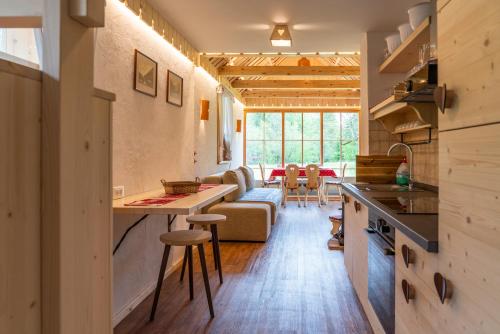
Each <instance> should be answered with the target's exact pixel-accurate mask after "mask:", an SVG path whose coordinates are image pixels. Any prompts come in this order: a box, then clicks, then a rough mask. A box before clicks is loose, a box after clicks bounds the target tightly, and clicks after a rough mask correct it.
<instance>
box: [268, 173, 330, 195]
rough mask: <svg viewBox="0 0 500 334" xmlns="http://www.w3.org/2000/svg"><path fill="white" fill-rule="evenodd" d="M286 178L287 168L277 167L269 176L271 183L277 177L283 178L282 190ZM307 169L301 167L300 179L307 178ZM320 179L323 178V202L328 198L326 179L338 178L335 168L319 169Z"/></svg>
mask: <svg viewBox="0 0 500 334" xmlns="http://www.w3.org/2000/svg"><path fill="white" fill-rule="evenodd" d="M285 176H286V168H284V167H276V168H273V170H272V171H271V175H270V176H269V181H273V180H275V179H276V178H277V177H281V189H284V182H285ZM306 177H307V176H306V168H305V167H299V178H306ZM319 177H320V178H321V187H322V189H323V191H322V194H321V196H322V197H323V200H324V198H325V196H326V194H325V191H326V187H325V178H326V177H337V174H335V171H334V170H333V168H328V167H319Z"/></svg>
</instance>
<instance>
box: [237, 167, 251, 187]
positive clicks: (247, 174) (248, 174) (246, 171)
mask: <svg viewBox="0 0 500 334" xmlns="http://www.w3.org/2000/svg"><path fill="white" fill-rule="evenodd" d="M238 169H239V170H241V171H242V172H243V175H245V184H246V186H247V191H249V190H252V189H253V188H254V186H255V176H254V175H253V169H252V168H250V167H248V166H241V167H240V168H238Z"/></svg>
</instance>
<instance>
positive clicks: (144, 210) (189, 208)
mask: <svg viewBox="0 0 500 334" xmlns="http://www.w3.org/2000/svg"><path fill="white" fill-rule="evenodd" d="M237 188H238V186H237V185H236V184H220V185H216V186H214V187H212V188H210V189H205V190H203V191H200V192H198V193H195V194H190V195H188V196H186V197H183V198H179V199H176V200H174V201H172V202H169V203H167V204H162V205H158V204H151V205H130V203H132V202H135V201H141V200H144V199H149V198H160V197H161V196H162V195H165V192H164V190H163V189H158V190H153V191H148V192H145V193H140V194H135V195H131V196H126V197H123V198H119V199H116V200H113V213H114V214H131V215H142V216H141V218H140V219H139V220H137V221H136V222H135V223H134V224H132V225H131V226H130V227H129V228H128V229H127V230H126V231H125V233H124V234H123V236H122V237H121V238H120V241H118V243H117V244H116V246H115V248H114V249H113V255H114V254H115V253H116V251H117V250H118V248H120V245H121V244H122V242H123V240H125V237H126V236H127V234H128V233H129V232H130V231H131V230H132V229H133V228H134V227H136V226H137V225H138V224H139V223H141V222H142V221H144V219H146V218H147V217H148V216H149V215H165V216H167V223H168V225H167V227H168V231H169V232H170V230H171V226H172V224H173V222H174V221H175V218H177V215H185V216H189V215H191V214H194V213H195V212H197V211H198V210H200V209H202V208H203V207H205V206H207V205H209V204H211V203H213V202H215V201H216V200H218V199H220V198H222V197H224V195H227V194H229V193H230V192H232V191H234V190H236V189H237Z"/></svg>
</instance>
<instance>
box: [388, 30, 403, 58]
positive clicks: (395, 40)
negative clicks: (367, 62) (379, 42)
mask: <svg viewBox="0 0 500 334" xmlns="http://www.w3.org/2000/svg"><path fill="white" fill-rule="evenodd" d="M385 42H386V43H387V50H389V53H393V52H394V50H396V49H397V48H398V46H400V45H401V36H399V33H394V34H392V35H389V36H387V37H386V38H385Z"/></svg>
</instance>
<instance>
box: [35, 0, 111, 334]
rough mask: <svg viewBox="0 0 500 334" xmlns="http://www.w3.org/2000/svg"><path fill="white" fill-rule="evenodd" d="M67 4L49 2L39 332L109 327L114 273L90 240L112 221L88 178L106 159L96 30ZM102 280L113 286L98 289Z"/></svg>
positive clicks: (46, 10)
mask: <svg viewBox="0 0 500 334" xmlns="http://www.w3.org/2000/svg"><path fill="white" fill-rule="evenodd" d="M69 5H70V0H45V3H44V7H45V8H44V13H45V16H44V18H43V29H44V33H43V46H44V47H43V52H44V54H43V66H42V68H43V71H44V73H43V88H42V96H43V98H42V100H43V107H42V332H43V333H46V334H48V333H50V334H58V333H72V334H78V333H111V332H112V328H111V327H112V326H111V311H110V308H111V291H107V290H110V289H111V284H108V283H110V280H111V273H110V272H108V271H106V270H102V267H99V266H98V264H99V263H101V262H100V261H104V262H106V261H108V260H107V258H106V257H107V256H110V252H111V250H109V254H107V253H108V252H107V250H104V251H102V247H101V246H102V245H100V244H97V242H96V240H95V239H94V238H93V236H94V234H93V233H94V232H95V231H94V230H93V228H95V224H96V223H99V222H101V221H100V220H101V219H102V220H103V221H104V220H105V219H106V220H107V221H109V219H110V217H109V216H108V217H105V216H106V213H104V214H102V213H101V210H102V208H100V207H99V202H101V203H104V204H105V205H106V204H107V203H108V202H107V201H108V200H109V199H107V198H103V197H101V193H100V189H99V188H97V187H95V184H96V182H91V181H94V180H95V179H96V170H98V169H99V168H108V166H107V164H109V161H102V160H99V159H95V156H94V154H95V152H96V150H98V148H97V145H94V144H95V141H93V137H92V136H93V130H94V127H95V126H96V124H94V122H93V118H92V117H93V113H92V110H93V107H94V106H95V105H94V104H93V101H92V98H93V94H94V87H93V71H94V68H93V64H94V62H93V58H94V41H93V30H92V29H89V28H88V27H86V26H83V25H82V24H80V23H79V22H77V21H75V20H73V19H72V18H71V17H70V16H69V13H70V11H69ZM102 5H103V4H102ZM108 177H109V175H108ZM104 183H105V184H104V186H105V187H107V186H108V184H107V183H106V182H104ZM103 257H104V259H103ZM100 282H105V283H104V286H107V287H108V288H105V289H103V290H101V291H96V286H102V285H101V283H100ZM97 305H100V309H99V312H101V313H103V314H102V315H99V314H96V313H97V307H96V306H97ZM103 309H105V310H107V311H106V312H102V310H103Z"/></svg>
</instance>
